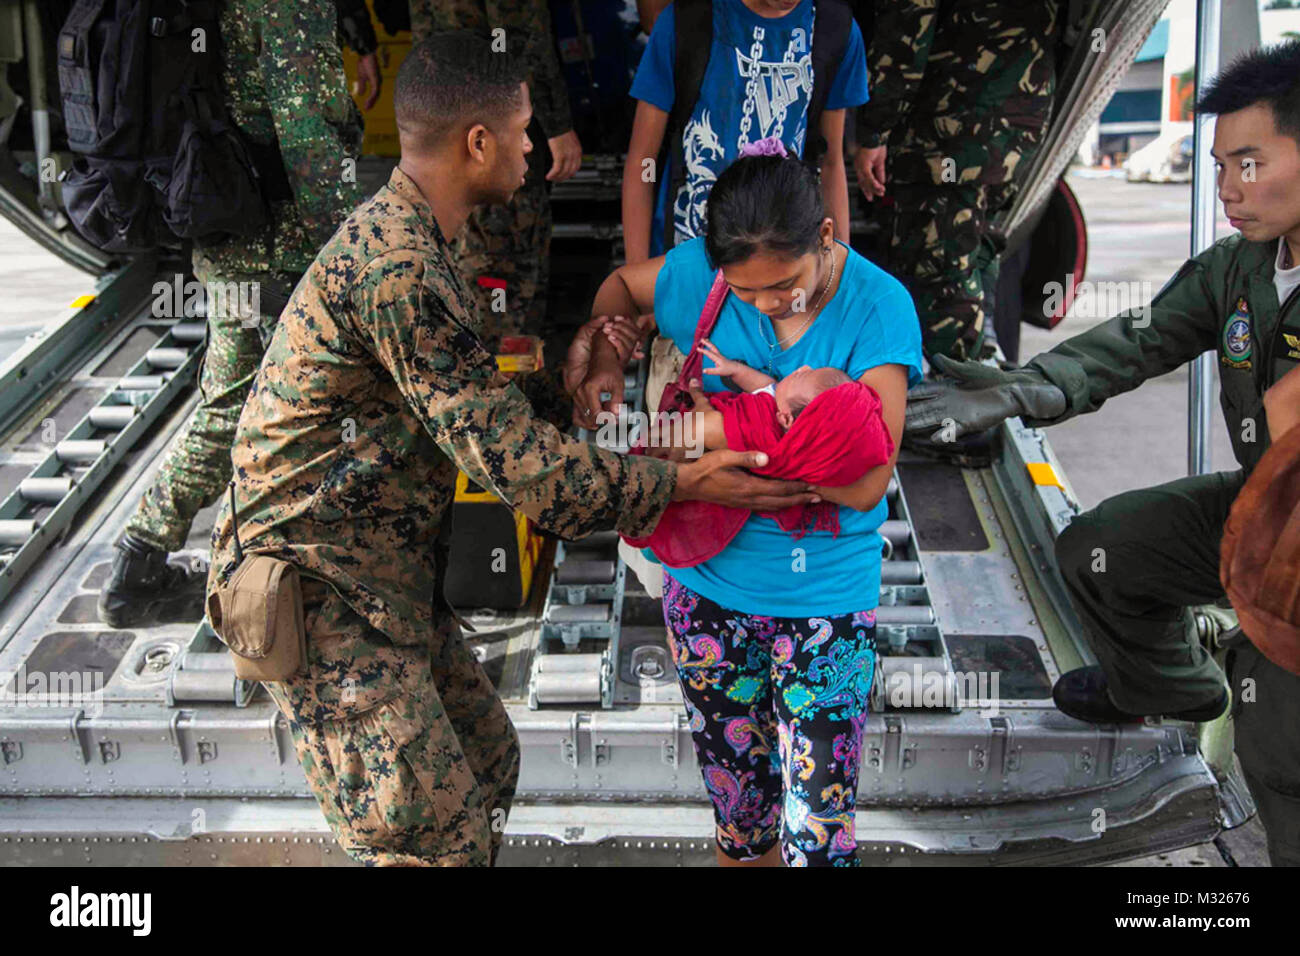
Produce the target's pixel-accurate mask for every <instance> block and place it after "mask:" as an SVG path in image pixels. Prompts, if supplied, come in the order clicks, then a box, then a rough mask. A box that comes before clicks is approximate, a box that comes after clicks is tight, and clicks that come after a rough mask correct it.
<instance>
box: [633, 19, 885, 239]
mask: <svg viewBox="0 0 1300 956" xmlns="http://www.w3.org/2000/svg"><path fill="white" fill-rule="evenodd" d="M821 2H837V3H838V2H842V0H821ZM712 6H713V43H712V47H711V49H710V51H709V58H708V66H707V68H706V69H705V72H704V79H703V81H702V83H701V84H700V92H699V99H698V100H697V102H696V104H695V108H694V110H693V111H692V112H691V116H690V119H689V120H688V121H687V122H686V125H685V128H684V129H683V130H682V156H683V158H684V160H685V164H686V179H685V183H684V184H683V186H682V188H681V189H680V190H679V191H678V193H677V195H675V196H673V197H672V198H671V202H670V201H669V198H668V196H667V192H668V188H669V186H668V184H669V182H670V181H671V179H672V174H671V172H670V171H669V170H662V171H659V172H661V173H662V175H656V176H654V177H648V176H645V175H644V172H645V169H646V166H645V164H644V160H646V159H650V160H656V161H657V157H658V155H659V151H660V148H661V147H662V145H663V140H664V135H665V131H666V130H667V127H668V121H669V113H670V111H671V110H672V107H673V103H674V101H675V97H676V88H675V84H674V79H673V78H674V61H675V58H676V53H677V50H676V46H677V38H676V10H675V9H674V6H672V5H670V6H669V7H668V8H667V9H666V10H664V12H663V13H662V14H660V15H659V17H658V19H656V20H655V25H654V31H653V32H652V33H651V35H650V42H649V44H648V45H647V47H646V51H645V54H644V55H643V56H642V58H641V65H640V67H639V68H638V69H637V74H636V79H635V80H634V81H633V83H632V96H633V98H635V99H637V100H639V101H640V102H639V103H638V104H637V110H636V119H635V121H634V124H633V127H632V138H631V142H630V143H629V145H628V153H627V162H626V165H625V167H624V170H623V243H624V247H625V250H626V255H627V261H628V262H629V263H637V262H643V261H645V260H646V259H648V258H650V256H652V255H658V254H659V253H661V252H663V250H664V248H665V243H664V232H665V224H664V218H663V217H664V215H665V212H666V211H668V210H671V211H670V212H669V213H668V214H669V215H671V217H672V225H671V228H673V229H674V230H675V233H676V241H677V242H683V241H685V240H687V239H691V238H694V237H695V236H697V235H702V234H703V231H704V226H703V215H704V205H705V202H706V201H707V199H708V195H709V189H710V188H711V187H712V185H713V182H714V181H715V180H716V179H717V177H718V174H719V173H720V172H722V170H724V169H725V168H726V167H727V166H729V165H730V164H731V162H732V161H733V160H734V159H735V158H736V157H737V156H738V155H739V154H740V150H741V149H742V148H744V147H745V146H746V145H748V144H750V143H754V142H757V141H758V140H761V139H765V138H767V137H770V136H774V137H777V138H778V139H780V140H781V141H782V142H783V143H784V144H785V146H786V148H787V149H788V150H789V151H791V152H792V153H794V154H795V155H802V154H803V151H804V142H805V140H806V138H807V136H808V130H807V120H808V106H809V101H810V99H811V97H812V91H813V69H812V43H813V39H814V31H813V21H814V9H815V4H814V0H713V4H712ZM849 23H850V35H849V37H848V41H847V44H846V46H845V48H844V55H843V58H842V59H841V60H840V63H839V66H838V69H837V71H836V73H835V76H834V79H833V81H832V85H831V88H830V91H829V94H828V95H827V99H826V106H825V109H824V111H823V112H822V116H821V121H820V131H821V134H822V135H823V136H825V138H826V142H827V144H828V148H827V150H826V153H825V156H824V158H823V159H822V164H821V170H822V196H823V198H824V200H825V203H826V209H827V213H828V214H829V215H830V216H831V217H832V218H833V219H834V221H835V234H836V238H837V239H841V240H843V241H846V242H847V241H848V238H849V192H848V181H847V179H846V177H845V171H844V154H843V147H842V144H843V141H844V111H845V109H849V108H853V107H856V106H860V105H861V104H863V103H865V102H866V101H867V69H866V54H865V50H864V45H863V42H862V34H861V32H860V31H859V30H858V26H857V24H856V23H855V22H853V21H852V20H851V19H850V21H849Z"/></svg>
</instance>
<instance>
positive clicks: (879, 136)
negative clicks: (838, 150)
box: [855, 0, 939, 147]
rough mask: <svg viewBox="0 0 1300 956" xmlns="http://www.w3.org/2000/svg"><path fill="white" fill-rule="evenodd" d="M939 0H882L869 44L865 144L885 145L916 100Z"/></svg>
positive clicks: (862, 120) (859, 125)
mask: <svg viewBox="0 0 1300 956" xmlns="http://www.w3.org/2000/svg"><path fill="white" fill-rule="evenodd" d="M938 7H939V0H879V2H877V4H876V21H875V25H874V27H873V33H872V36H871V38H870V44H869V45H868V47H867V70H868V72H869V75H870V77H871V79H870V90H871V99H869V100H868V101H867V102H866V103H864V104H863V105H862V106H860V107H858V113H857V119H856V126H855V129H856V132H857V138H858V143H859V144H860V145H862V146H867V147H874V146H881V145H884V144H886V143H888V141H889V134H890V132H891V131H892V130H894V129H897V128H898V126H899V125H900V124H901V123H902V122H903V120H904V119H905V118H906V116H907V114H908V112H909V111H910V110H911V108H912V104H913V103H914V102H915V101H916V95H917V90H918V88H919V87H920V85H921V78H922V77H923V76H924V75H925V66H926V63H927V62H928V60H929V58H930V48H931V46H932V45H933V44H934V37H935V33H936V32H937V30H938V16H937V14H938Z"/></svg>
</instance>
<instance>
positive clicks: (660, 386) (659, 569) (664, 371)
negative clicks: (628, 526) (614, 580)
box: [618, 335, 686, 598]
mask: <svg viewBox="0 0 1300 956" xmlns="http://www.w3.org/2000/svg"><path fill="white" fill-rule="evenodd" d="M685 361H686V356H685V355H683V354H682V353H681V351H680V350H679V349H678V348H677V346H676V345H674V344H673V340H672V339H671V338H670V337H669V336H667V335H657V336H655V339H654V341H653V342H651V343H650V371H649V373H648V374H647V375H646V382H645V407H646V408H648V409H649V408H658V407H659V400H660V399H661V398H662V397H663V394H664V389H665V388H667V387H668V383H669V382H675V381H677V377H678V376H679V375H681V374H682V364H683V363H684V362H685ZM618 554H619V557H621V558H622V559H623V563H624V564H626V565H627V566H628V569H629V570H630V571H631V572H632V573H633V574H635V575H636V576H637V579H638V580H640V582H641V586H642V587H644V588H645V590H646V593H647V594H649V595H650V596H651V597H653V598H658V597H662V596H663V593H664V566H663V565H662V564H659V563H658V562H656V561H651V560H650V559H649V558H647V557H646V556H645V555H644V554H642V553H641V550H640V549H639V548H634V547H632V545H630V544H628V543H627V542H626V541H623V540H621V539H620V540H619V542H618Z"/></svg>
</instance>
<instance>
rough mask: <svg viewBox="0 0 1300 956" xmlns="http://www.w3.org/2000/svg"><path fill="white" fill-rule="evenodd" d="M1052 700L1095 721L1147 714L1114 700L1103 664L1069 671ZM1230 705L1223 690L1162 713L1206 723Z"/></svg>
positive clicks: (1068, 712) (1134, 718)
mask: <svg viewBox="0 0 1300 956" xmlns="http://www.w3.org/2000/svg"><path fill="white" fill-rule="evenodd" d="M1052 700H1054V701H1056V709H1057V710H1059V711H1060V712H1061V713H1063V714H1066V715H1068V716H1070V717H1073V718H1075V719H1076V720H1086V721H1088V722H1089V723H1091V724H1123V723H1131V722H1133V721H1138V720H1142V719H1143V717H1144V715H1143V714H1134V713H1130V712H1129V711H1126V710H1120V709H1119V708H1118V707H1116V706H1115V705H1114V703H1112V702H1111V699H1110V694H1109V693H1108V692H1107V682H1106V674H1105V672H1104V671H1103V670H1102V669H1101V667H1100V666H1097V665H1093V666H1092V667H1080V668H1078V669H1076V670H1072V671H1070V672H1069V673H1067V674H1062V675H1061V679H1060V680H1058V681H1057V682H1056V686H1055V687H1053V688H1052ZM1227 709H1228V692H1227V690H1220V691H1219V696H1218V697H1217V698H1216V699H1215V700H1213V701H1211V702H1210V703H1208V704H1202V705H1201V706H1200V707H1194V708H1192V709H1191V710H1179V711H1174V712H1172V713H1168V714H1161V715H1160V716H1162V717H1168V718H1169V719H1170V720H1190V721H1194V722H1196V723H1205V722H1206V721H1210V720H1213V719H1214V718H1215V717H1218V716H1219V715H1220V714H1222V713H1223V712H1224V711H1225V710H1227Z"/></svg>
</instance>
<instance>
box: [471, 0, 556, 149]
mask: <svg viewBox="0 0 1300 956" xmlns="http://www.w3.org/2000/svg"><path fill="white" fill-rule="evenodd" d="M486 7H487V19H488V23H490V24H491V25H492V26H494V27H496V26H501V27H504V28H505V30H506V33H507V36H508V37H509V42H510V48H511V49H512V50H518V49H520V46H519V44H520V43H522V53H521V55H522V56H523V59H524V63H525V64H527V67H528V77H529V80H528V92H529V95H530V97H531V98H532V101H533V115H534V116H536V117H537V121H538V122H539V123H541V124H542V130H543V131H544V132H545V133H546V138H547V139H552V138H554V137H556V136H559V135H560V134H562V133H567V132H569V130H571V129H573V116H572V114H571V113H570V111H569V93H568V90H567V89H566V87H565V85H564V74H563V73H561V72H560V61H559V60H558V59H557V58H556V56H555V37H554V35H553V34H552V33H551V13H550V11H549V10H548V9H547V7H546V0H486Z"/></svg>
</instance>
